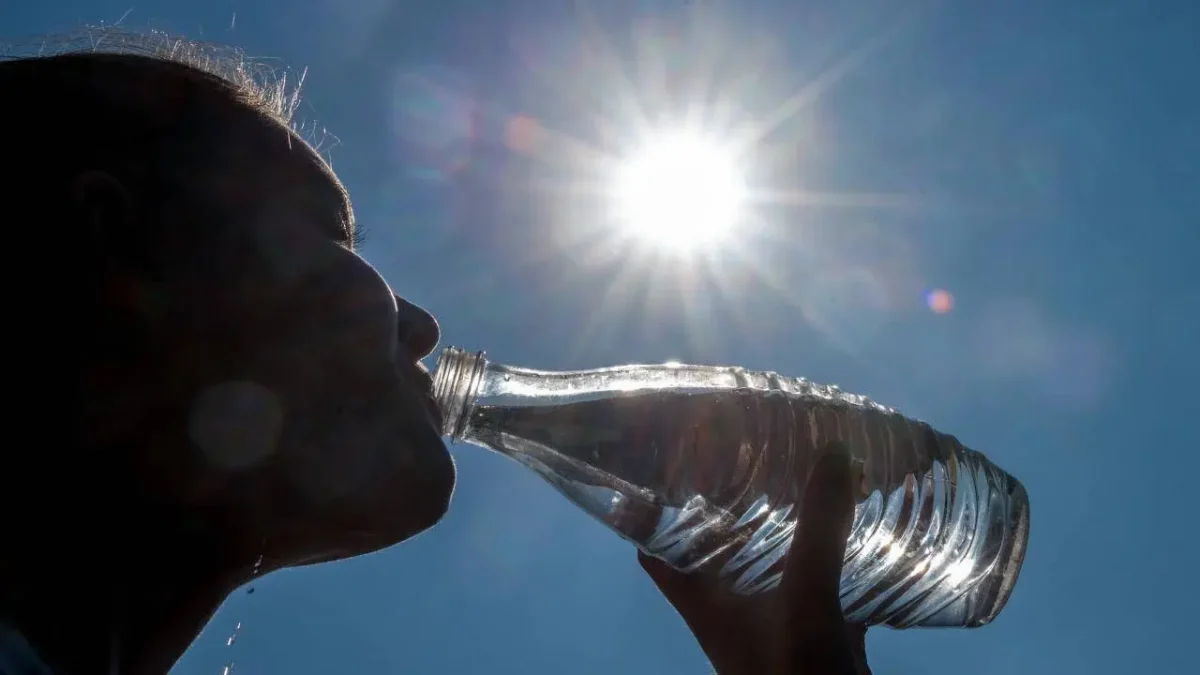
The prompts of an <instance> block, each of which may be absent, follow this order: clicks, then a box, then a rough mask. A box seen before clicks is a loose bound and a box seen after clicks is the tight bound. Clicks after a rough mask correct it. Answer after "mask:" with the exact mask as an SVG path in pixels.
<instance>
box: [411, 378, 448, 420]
mask: <svg viewBox="0 0 1200 675" xmlns="http://www.w3.org/2000/svg"><path fill="white" fill-rule="evenodd" d="M410 376H411V377H412V378H413V381H415V382H416V383H417V388H418V389H419V390H420V392H421V404H422V405H423V406H425V411H426V412H427V413H429V419H430V423H431V424H433V426H434V428H435V429H437V432H438V435H441V433H442V423H443V421H442V410H441V408H439V407H438V404H437V402H436V401H435V400H434V398H433V377H431V376H430V375H429V371H428V370H426V369H425V366H424V365H422V364H421V363H416V364H414V367H413V369H412V372H411V373H410Z"/></svg>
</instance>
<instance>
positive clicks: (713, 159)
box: [617, 134, 745, 250]
mask: <svg viewBox="0 0 1200 675" xmlns="http://www.w3.org/2000/svg"><path fill="white" fill-rule="evenodd" d="M744 189H745V186H744V185H743V183H742V177H741V175H740V174H739V172H738V168H737V165H736V163H735V161H734V159H733V157H731V156H730V154H729V153H728V152H726V151H725V150H724V149H723V148H722V147H721V146H720V145H719V144H717V143H715V142H712V141H709V140H706V139H704V138H702V137H698V136H694V135H690V134H677V135H674V136H669V137H666V138H662V139H659V140H657V141H655V142H652V143H650V144H649V145H647V146H646V147H645V148H643V150H642V152H641V153H639V154H638V155H636V156H634V157H633V158H632V159H631V161H629V162H628V163H627V164H625V165H624V166H623V167H622V168H621V171H620V174H619V175H618V177H617V200H618V209H619V216H620V218H621V221H622V225H623V226H624V227H626V228H628V230H629V232H630V233H631V234H633V235H634V236H636V237H638V238H641V239H646V240H649V241H653V242H655V243H656V244H658V245H660V246H662V247H664V248H666V249H669V250H692V249H695V248H697V247H698V246H701V245H703V244H709V243H713V242H715V241H717V240H719V239H720V238H721V237H722V236H724V235H726V234H728V233H729V231H730V230H731V229H732V228H733V226H734V224H735V223H736V222H737V219H738V216H739V211H740V207H741V202H742V197H743V191H744Z"/></svg>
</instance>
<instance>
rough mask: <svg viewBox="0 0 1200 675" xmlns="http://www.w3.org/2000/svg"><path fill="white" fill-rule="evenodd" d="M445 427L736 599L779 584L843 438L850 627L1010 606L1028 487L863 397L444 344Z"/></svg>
mask: <svg viewBox="0 0 1200 675" xmlns="http://www.w3.org/2000/svg"><path fill="white" fill-rule="evenodd" d="M434 396H435V398H436V399H437V402H438V405H439V406H440V407H441V410H442V411H443V415H444V429H443V430H444V433H445V434H446V435H447V436H449V437H451V438H452V439H453V440H455V441H466V442H469V443H474V444H476V445H481V446H484V447H486V448H490V449H492V450H495V451H497V452H500V453H502V454H504V455H507V456H509V457H511V458H513V459H515V460H517V461H518V462H520V463H521V464H523V465H525V466H526V467H528V468H530V469H532V470H533V471H535V472H537V473H538V474H539V475H540V476H542V478H544V479H545V480H547V481H549V482H550V483H551V484H552V485H553V486H554V487H556V488H557V489H558V490H559V491H560V492H562V494H564V495H565V496H566V497H567V498H568V499H570V500H571V501H572V502H574V503H575V504H577V505H578V506H579V507H581V508H583V509H584V510H585V511H587V512H589V513H591V514H592V515H593V516H595V517H596V518H597V519H599V520H600V521H601V522H603V523H604V524H605V525H607V526H608V527H609V528H611V529H612V530H614V531H616V532H617V533H618V534H620V535H621V536H622V537H624V538H625V539H627V540H628V541H630V542H632V543H633V544H634V545H636V546H637V547H638V548H640V549H641V550H643V551H645V552H646V553H648V554H650V555H653V556H656V557H658V558H660V559H662V560H664V561H666V562H667V563H669V564H671V565H672V566H674V567H676V568H678V569H681V570H685V571H687V570H693V569H696V568H699V567H701V566H704V565H719V566H720V568H719V569H720V573H721V575H722V577H723V578H724V579H727V580H728V582H729V583H730V584H731V586H732V588H733V589H734V590H735V591H737V592H740V593H745V594H749V593H757V592H764V591H769V590H771V589H772V588H774V587H775V586H777V585H778V584H779V581H780V576H781V568H782V563H783V557H784V554H785V553H786V552H787V550H788V547H789V546H790V545H791V541H792V533H793V531H794V530H795V527H796V516H797V513H796V512H797V509H798V508H799V504H800V501H801V496H802V495H801V493H802V490H803V489H804V481H805V477H806V476H807V473H808V468H809V467H810V466H811V464H812V463H813V462H814V461H816V459H817V453H818V452H819V449H820V448H823V447H825V445H826V443H827V442H829V441H842V442H844V443H845V444H846V445H847V446H848V447H849V449H850V453H851V457H852V458H853V459H854V460H855V461H856V462H857V463H859V466H860V469H861V473H862V480H861V498H860V499H859V502H858V505H857V507H856V509H855V518H854V524H853V526H852V529H851V534H850V540H849V541H848V543H847V549H846V559H845V565H844V567H843V571H842V580H841V598H842V608H843V610H844V612H845V614H846V617H847V619H848V620H850V621H854V622H860V623H867V624H886V625H890V626H893V627H897V628H906V627H911V626H981V625H984V624H986V623H989V622H990V621H991V620H992V619H994V618H995V617H996V615H997V614H998V613H999V612H1000V610H1001V609H1002V608H1003V607H1004V604H1005V602H1007V600H1008V597H1009V595H1010V594H1011V593H1012V589H1013V585H1014V584H1015V583H1016V580H1017V575H1018V572H1019V571H1020V568H1021V563H1022V561H1023V559H1024V555H1025V546H1026V543H1027V540H1028V536H1029V498H1028V496H1027V494H1026V492H1025V489H1024V488H1023V487H1022V486H1021V484H1020V483H1019V482H1018V481H1017V480H1016V479H1015V478H1013V477H1012V476H1010V475H1008V474H1007V473H1005V472H1004V471H1001V470H1000V469H998V468H997V467H996V466H994V465H993V464H992V463H991V462H989V461H988V460H987V459H986V458H985V457H984V456H983V455H982V454H980V453H978V452H975V451H973V450H970V449H968V448H965V447H963V446H962V445H961V444H960V443H959V442H958V441H957V440H956V439H955V438H954V437H953V436H949V435H946V434H942V433H939V432H938V431H936V430H934V429H933V428H931V427H930V426H929V425H928V424H925V423H924V422H919V421H915V420H912V419H909V418H907V417H904V416H903V415H901V414H899V413H898V412H896V411H895V410H892V409H890V408H887V407H884V406H881V405H879V404H877V403H874V402H872V401H871V400H869V399H867V398H865V397H863V396H856V395H853V394H847V393H845V392H842V391H840V390H839V389H838V388H837V387H827V386H821V385H818V384H814V383H812V382H809V381H808V380H804V379H800V378H786V377H780V376H779V375H776V374H774V373H758V372H748V371H746V370H743V369H741V368H731V367H714V366H690V365H680V364H665V365H628V366H618V367H614V368H602V369H596V370H586V371H575V372H543V371H535V370H529V369H524V368H515V367H510V366H504V365H500V364H495V363H490V362H489V361H487V360H486V359H485V358H484V355H483V354H482V353H479V354H469V353H467V352H464V351H462V350H459V349H456V348H454V347H448V348H446V349H445V350H444V351H443V352H442V354H441V356H440V358H439V360H438V365H437V370H436V372H435V375H434Z"/></svg>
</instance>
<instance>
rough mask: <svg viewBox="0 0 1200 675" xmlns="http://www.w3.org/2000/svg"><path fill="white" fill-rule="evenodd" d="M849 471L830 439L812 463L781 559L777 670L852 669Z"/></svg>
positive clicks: (846, 457) (845, 455) (844, 453)
mask: <svg viewBox="0 0 1200 675" xmlns="http://www.w3.org/2000/svg"><path fill="white" fill-rule="evenodd" d="M852 485H853V470H852V467H851V461H850V454H849V451H848V450H847V448H846V446H845V445H844V444H842V443H840V442H834V443H831V444H829V445H828V446H827V447H826V450H825V454H824V455H823V456H822V457H821V459H819V460H818V461H817V463H816V464H815V465H814V466H813V469H812V471H811V472H810V474H809V478H808V482H807V484H806V486H805V490H804V497H803V501H802V503H801V509H800V516H799V519H798V521H797V524H796V532H795V535H794V537H793V539H792V546H791V550H790V551H789V552H788V556H787V560H786V561H785V563H784V570H783V582H782V584H781V588H780V595H781V596H782V597H783V599H784V602H785V603H786V606H787V613H786V617H787V618H786V620H785V621H784V623H783V630H784V631H785V633H784V634H783V635H782V636H780V637H781V639H782V640H783V644H785V645H788V648H787V649H786V650H785V651H786V652H787V655H786V656H785V658H786V659H787V660H788V661H789V663H790V668H788V669H787V670H784V671H782V672H792V671H795V672H821V673H825V672H829V673H838V672H854V670H853V661H852V660H850V661H849V667H848V668H849V669H848V670H847V667H846V664H844V663H843V661H846V660H847V658H851V659H852V652H851V650H850V645H849V641H848V639H847V637H846V630H845V619H844V617H843V615H842V605H841V599H840V597H839V596H840V593H839V591H840V584H841V576H842V574H841V573H842V562H843V560H844V558H845V554H846V540H847V538H848V537H849V536H850V527H851V525H852V524H853V522H854V491H853V487H852Z"/></svg>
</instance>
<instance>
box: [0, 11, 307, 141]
mask: <svg viewBox="0 0 1200 675" xmlns="http://www.w3.org/2000/svg"><path fill="white" fill-rule="evenodd" d="M86 54H109V55H118V56H120V55H124V56H141V57H146V58H150V59H155V60H158V61H164V62H167V63H171V64H176V65H179V66H185V67H187V68H191V69H193V70H196V71H199V72H202V73H204V74H206V75H209V76H211V77H215V78H218V79H220V80H223V81H224V82H225V83H226V84H227V85H229V86H231V87H233V88H234V89H235V90H236V91H237V93H238V95H239V98H240V99H241V101H242V102H244V103H247V104H249V105H251V106H253V107H254V108H255V109H256V110H258V111H259V112H260V113H262V114H265V115H268V116H270V117H271V118H273V119H275V120H276V121H279V122H282V123H285V124H287V125H289V126H292V127H293V128H295V126H296V122H295V114H296V109H297V107H298V106H299V104H300V90H301V88H302V86H303V84H304V76H305V71H303V70H301V71H299V72H298V73H292V72H290V71H288V70H287V69H286V68H280V67H278V66H277V65H272V64H271V63H270V62H269V61H268V60H267V59H262V58H251V57H249V56H247V55H246V53H245V52H244V51H243V50H241V49H239V48H237V47H231V46H228V45H222V44H216V43H211V42H204V41H199V40H192V39H188V38H184V37H180V36H176V35H171V34H169V33H166V32H163V31H158V30H150V31H134V30H129V29H125V28H121V27H116V26H89V27H86V28H84V29H82V30H80V31H78V32H74V33H67V34H61V35H49V36H43V37H40V38H36V39H32V40H26V41H21V42H16V43H11V44H7V45H0V67H3V65H4V64H5V62H13V61H20V60H28V59H44V58H49V57H55V56H66V55H86Z"/></svg>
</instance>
